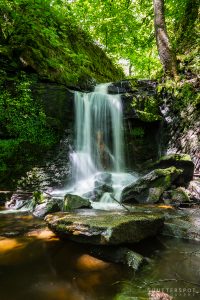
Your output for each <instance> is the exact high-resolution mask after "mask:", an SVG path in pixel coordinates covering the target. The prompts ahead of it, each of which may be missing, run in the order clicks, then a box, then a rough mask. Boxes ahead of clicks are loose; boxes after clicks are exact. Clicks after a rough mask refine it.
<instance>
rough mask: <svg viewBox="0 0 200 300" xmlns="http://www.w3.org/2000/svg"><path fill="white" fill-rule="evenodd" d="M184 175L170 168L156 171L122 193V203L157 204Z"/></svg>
mask: <svg viewBox="0 0 200 300" xmlns="http://www.w3.org/2000/svg"><path fill="white" fill-rule="evenodd" d="M181 174H182V170H180V169H176V168H175V167H170V168H167V169H156V170H153V171H152V172H150V173H148V174H147V175H145V176H143V177H142V178H140V179H138V180H137V181H136V182H135V183H133V184H131V185H129V186H127V187H125V188H124V190H123V191H122V195H121V201H122V202H127V201H130V202H132V203H156V202H158V201H159V200H160V197H161V195H162V194H163V192H164V191H165V190H167V189H169V187H170V186H171V185H172V184H173V182H174V181H175V180H176V179H177V178H178V177H179V176H180V175H181Z"/></svg>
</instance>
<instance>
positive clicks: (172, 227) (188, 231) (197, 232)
mask: <svg viewBox="0 0 200 300" xmlns="http://www.w3.org/2000/svg"><path fill="white" fill-rule="evenodd" d="M162 235H165V236H172V237H176V238H181V239H187V240H195V241H200V210H199V209H198V208H194V209H185V210H184V214H183V215H182V216H181V215H178V214H177V215H176V216H171V217H170V218H167V219H166V221H165V223H164V227H163V230H162Z"/></svg>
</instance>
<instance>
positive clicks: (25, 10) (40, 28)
mask: <svg viewBox="0 0 200 300" xmlns="http://www.w3.org/2000/svg"><path fill="white" fill-rule="evenodd" d="M0 22H1V24H2V26H1V28H0V54H1V55H4V56H6V57H8V58H10V59H12V60H13V62H12V63H15V64H16V66H17V67H18V68H20V67H23V68H29V70H32V71H35V72H37V73H38V74H39V75H40V76H41V77H42V78H47V79H49V80H52V81H57V82H61V83H67V84H77V83H79V82H81V81H82V80H83V79H84V80H87V79H91V78H95V79H96V80H97V81H107V80H113V79H114V80H115V79H120V78H121V77H122V75H123V74H122V72H121V71H120V70H119V69H117V68H116V67H115V66H114V65H113V64H112V62H111V61H110V60H109V59H108V58H107V57H106V55H105V53H104V51H102V49H100V48H99V47H98V46H97V45H95V44H94V43H93V42H92V40H91V38H90V36H89V35H87V34H85V33H84V32H83V31H82V29H80V27H79V25H78V22H76V21H75V20H74V17H73V15H72V13H71V8H70V6H69V5H68V4H67V3H66V1H64V0H63V1H62V0H54V1H52V0H12V1H10V0H1V1H0Z"/></svg>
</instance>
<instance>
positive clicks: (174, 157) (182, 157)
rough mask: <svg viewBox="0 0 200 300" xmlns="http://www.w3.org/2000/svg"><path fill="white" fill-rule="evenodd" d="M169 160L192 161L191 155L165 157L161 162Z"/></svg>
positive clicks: (181, 154)
mask: <svg viewBox="0 0 200 300" xmlns="http://www.w3.org/2000/svg"><path fill="white" fill-rule="evenodd" d="M168 160H174V161H192V160H191V157H190V155H189V154H184V153H180V154H168V155H165V156H162V157H161V158H160V159H159V161H168Z"/></svg>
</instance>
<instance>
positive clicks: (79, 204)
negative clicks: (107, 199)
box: [63, 194, 91, 211]
mask: <svg viewBox="0 0 200 300" xmlns="http://www.w3.org/2000/svg"><path fill="white" fill-rule="evenodd" d="M90 207H91V203H90V201H89V200H88V199H86V198H83V197H80V196H78V195H73V194H66V195H65V198H64V204H63V210H64V211H68V210H73V209H77V208H90Z"/></svg>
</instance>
